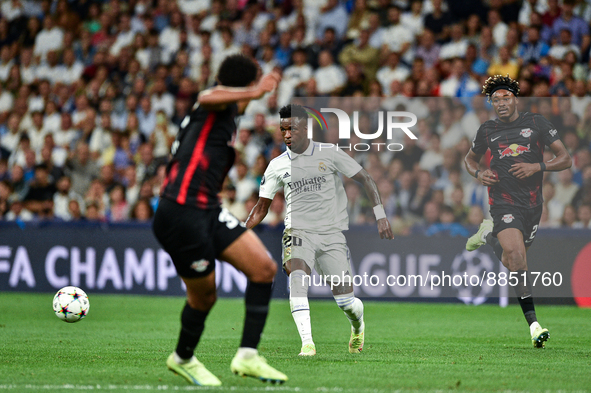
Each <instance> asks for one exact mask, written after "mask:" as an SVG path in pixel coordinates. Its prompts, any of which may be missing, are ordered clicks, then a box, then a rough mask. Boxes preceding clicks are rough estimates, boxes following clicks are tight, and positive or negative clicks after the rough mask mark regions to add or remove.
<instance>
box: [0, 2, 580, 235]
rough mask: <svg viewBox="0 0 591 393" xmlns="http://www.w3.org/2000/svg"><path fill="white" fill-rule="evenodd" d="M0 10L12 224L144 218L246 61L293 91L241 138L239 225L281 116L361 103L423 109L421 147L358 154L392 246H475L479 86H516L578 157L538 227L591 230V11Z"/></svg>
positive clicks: (550, 184)
mask: <svg viewBox="0 0 591 393" xmlns="http://www.w3.org/2000/svg"><path fill="white" fill-rule="evenodd" d="M0 13H1V17H0V146H1V148H0V218H1V219H2V220H8V221H14V220H20V221H29V220H37V221H38V220H64V221H76V220H88V221H109V222H119V221H126V220H138V221H149V220H150V218H151V217H152V215H153V212H154V210H155V209H156V208H157V204H158V195H159V192H160V188H161V185H162V182H163V180H164V174H165V168H166V163H167V160H168V152H169V151H170V147H171V144H172V143H173V141H174V138H175V135H176V133H177V131H178V129H179V127H180V124H181V122H182V121H183V119H184V118H185V116H186V115H187V114H188V113H189V112H190V111H191V107H192V106H193V104H194V103H195V101H196V97H197V94H198V93H199V92H200V91H201V90H203V89H205V88H207V87H210V86H212V85H213V84H214V82H215V81H214V76H215V74H216V71H217V68H218V67H219V64H220V63H221V60H222V59H223V58H224V57H225V56H227V55H228V54H233V53H238V52H242V53H243V54H245V55H246V56H251V57H253V58H255V59H256V60H257V61H258V62H259V64H260V66H261V69H262V71H263V72H269V71H271V70H277V71H278V72H280V73H281V74H282V78H283V79H282V82H281V84H280V86H279V88H278V89H277V91H276V92H275V93H273V94H269V95H267V96H266V97H264V98H263V99H262V100H260V101H257V102H253V103H251V105H250V106H249V108H248V110H247V113H246V114H245V115H244V116H243V117H242V119H241V121H240V123H239V129H238V133H237V137H236V142H235V147H236V149H237V151H238V153H239V154H238V155H237V162H236V164H235V166H234V168H233V169H232V170H231V172H230V174H229V179H228V181H227V182H226V184H225V186H224V189H223V191H222V195H221V197H222V200H223V203H224V206H226V207H227V208H228V209H229V210H230V211H231V212H232V213H233V214H234V215H236V216H237V217H238V218H240V219H242V220H244V219H245V218H246V216H247V214H248V212H249V211H250V210H251V209H252V207H253V206H254V204H255V203H256V200H257V190H258V187H259V184H260V180H261V177H262V174H263V172H264V170H265V168H266V166H267V164H268V162H269V161H270V160H271V159H273V158H274V157H276V156H277V155H279V154H281V153H282V151H284V149H285V146H284V145H283V142H282V137H281V133H280V131H279V129H278V128H279V127H278V123H279V116H278V109H279V108H280V107H281V106H282V105H285V104H287V103H289V102H290V101H291V100H294V99H295V100H297V99H298V98H299V97H355V98H360V99H361V101H359V102H360V105H365V103H366V102H374V101H372V100H374V99H378V101H379V103H380V105H381V107H382V108H386V109H395V108H400V107H401V106H402V107H404V108H408V105H410V103H412V102H413V100H416V99H417V97H420V98H421V99H423V104H424V106H426V107H427V108H428V112H427V115H425V116H424V117H422V118H420V119H419V122H418V124H417V126H416V128H415V130H416V131H417V132H418V134H419V138H418V139H417V140H412V139H409V138H406V139H404V149H403V150H402V151H400V152H397V153H394V154H381V153H379V152H375V151H369V152H356V151H355V150H352V151H349V152H348V153H350V154H351V155H353V156H354V157H355V158H356V159H358V160H359V161H360V162H361V163H362V164H363V166H364V167H365V168H366V169H367V170H368V171H369V172H370V174H371V175H372V176H373V178H374V180H375V181H376V183H377V184H378V186H379V189H380V193H381V195H382V199H383V201H384V207H385V209H386V212H387V214H388V217H389V218H390V219H391V221H392V223H393V226H394V229H395V231H396V233H411V232H412V231H413V230H416V229H415V228H417V224H419V225H420V227H421V228H423V229H421V230H424V228H427V229H426V231H427V233H428V234H435V233H439V232H440V231H449V232H451V233H452V234H460V235H467V231H466V229H465V227H464V226H465V225H477V224H478V223H480V222H481V220H482V218H483V217H484V216H487V215H488V200H487V191H486V189H485V188H484V187H483V186H481V185H479V183H477V182H476V181H475V180H474V179H472V178H471V177H470V176H469V175H468V174H467V173H466V171H465V170H464V169H463V157H464V156H465V154H466V152H467V151H468V149H469V148H470V144H471V140H472V138H473V136H474V135H475V133H476V130H477V129H478V126H479V125H480V124H481V123H482V122H483V121H485V120H487V119H489V118H491V115H492V114H491V112H490V108H489V107H488V106H487V104H486V103H485V100H484V98H483V97H482V96H481V95H480V90H481V86H482V84H483V82H484V80H486V78H487V77H488V76H489V75H493V74H503V75H506V74H509V75H510V76H511V77H513V78H516V79H517V80H518V81H519V84H520V88H521V96H522V97H528V98H524V100H527V109H531V110H536V111H538V112H539V113H542V114H544V116H546V117H547V118H548V119H549V120H551V121H552V122H553V123H554V125H555V126H556V127H557V129H558V131H559V132H560V135H561V138H562V140H563V142H564V144H565V145H566V147H567V149H568V150H569V152H570V154H571V155H572V156H573V167H572V168H571V169H569V170H566V171H563V172H560V173H546V174H545V184H544V198H545V202H544V206H545V209H544V215H543V218H542V222H541V224H540V226H543V227H570V228H591V150H590V148H591V144H590V143H591V95H590V93H591V72H590V65H591V61H590V44H591V34H590V31H589V23H590V22H591V0H562V1H560V0H482V1H480V0H448V1H447V2H445V1H442V0H348V1H339V0H283V1H281V0H277V1H271V0H267V1H257V0H225V1H224V0H177V1H174V0H129V1H121V0H103V1H99V0H94V1H93V0H53V1H52V0H41V1H33V0H4V1H2V4H1V6H0ZM475 96H476V97H475ZM530 97H531V98H530ZM374 109H379V107H378V108H374ZM370 123H371V122H368V123H366V124H365V125H366V126H367V127H370V126H371V124H370ZM366 132H368V131H366ZM318 137H319V139H325V140H330V138H331V137H330V136H329V135H319V136H318ZM336 142H338V141H336ZM345 187H346V191H347V194H348V197H349V211H350V217H351V221H352V223H357V224H364V223H369V222H372V220H373V219H374V218H373V213H372V210H371V208H370V206H369V205H368V202H367V201H366V199H365V195H364V192H363V190H362V189H360V188H359V186H358V185H357V184H355V183H354V182H352V181H346V182H345ZM284 209H285V206H284V202H283V198H282V196H277V197H276V198H275V200H274V202H273V204H272V205H271V212H270V214H269V215H268V216H267V218H266V219H265V221H264V223H267V224H269V225H271V226H277V225H281V223H282V219H283V214H284Z"/></svg>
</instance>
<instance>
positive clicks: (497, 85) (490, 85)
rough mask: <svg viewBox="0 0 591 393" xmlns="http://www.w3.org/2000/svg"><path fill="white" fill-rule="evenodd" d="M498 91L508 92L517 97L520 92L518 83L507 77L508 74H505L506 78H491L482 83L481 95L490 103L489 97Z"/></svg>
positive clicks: (497, 76)
mask: <svg viewBox="0 0 591 393" xmlns="http://www.w3.org/2000/svg"><path fill="white" fill-rule="evenodd" d="M500 89H505V90H509V91H510V92H511V93H513V95H515V96H516V97H517V96H518V95H519V92H520V89H519V82H517V81H516V80H515V79H512V78H511V77H509V74H507V76H502V75H495V76H491V77H490V78H488V79H487V80H486V82H484V86H482V93H483V94H485V95H486V96H487V97H488V100H489V101H490V97H491V96H492V95H493V93H494V92H495V91H497V90H500Z"/></svg>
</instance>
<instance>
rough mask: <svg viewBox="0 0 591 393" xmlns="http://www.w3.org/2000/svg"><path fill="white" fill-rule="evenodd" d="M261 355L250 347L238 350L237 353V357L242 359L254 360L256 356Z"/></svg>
mask: <svg viewBox="0 0 591 393" xmlns="http://www.w3.org/2000/svg"><path fill="white" fill-rule="evenodd" d="M258 354H259V351H257V350H256V348H248V347H240V348H238V352H236V356H238V357H239V358H241V359H252V358H253V357H255V356H256V355H258Z"/></svg>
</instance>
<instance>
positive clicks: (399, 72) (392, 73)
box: [376, 52, 410, 96]
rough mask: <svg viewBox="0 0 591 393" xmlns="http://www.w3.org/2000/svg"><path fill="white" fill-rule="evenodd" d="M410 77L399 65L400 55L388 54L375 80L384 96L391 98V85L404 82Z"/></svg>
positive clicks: (405, 69) (408, 72)
mask: <svg viewBox="0 0 591 393" xmlns="http://www.w3.org/2000/svg"><path fill="white" fill-rule="evenodd" d="M409 75H410V71H409V70H408V69H407V68H406V67H404V66H402V65H401V64H400V55H399V54H398V53H396V52H390V53H389V54H388V58H387V61H386V64H385V65H384V66H383V67H382V68H380V69H379V71H378V72H377V74H376V79H377V80H378V82H380V85H381V86H382V91H383V92H384V94H385V95H386V96H391V95H392V92H391V85H392V82H393V81H400V82H402V81H404V80H405V79H406V78H407V77H408V76H409Z"/></svg>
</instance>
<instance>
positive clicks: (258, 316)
mask: <svg viewBox="0 0 591 393" xmlns="http://www.w3.org/2000/svg"><path fill="white" fill-rule="evenodd" d="M221 258H222V259H223V260H225V261H227V262H228V263H230V264H232V265H233V266H234V267H235V268H236V269H238V270H240V271H242V272H243V273H244V274H245V275H246V277H247V278H248V286H247V288H246V294H245V297H244V299H245V305H246V317H245V319H244V330H243V331H242V341H241V343H240V348H238V352H237V353H236V356H234V359H232V363H231V365H230V369H231V370H232V372H233V373H235V374H238V375H241V376H249V377H253V378H257V379H260V380H261V381H271V382H273V383H275V382H279V383H283V382H285V381H287V376H286V375H285V374H283V373H282V372H280V371H278V370H276V369H274V368H273V367H271V366H269V365H268V364H267V361H266V360H265V358H263V357H262V356H260V355H259V354H258V351H257V347H258V345H259V341H260V339H261V334H262V333H263V329H264V327H265V323H266V320H267V314H268V312H269V302H270V300H271V293H272V291H273V279H274V278H275V273H277V265H276V263H275V261H273V259H272V258H271V256H270V254H269V252H268V251H267V249H266V248H265V246H264V245H263V243H262V242H261V241H260V239H259V238H258V237H257V236H256V235H255V234H254V232H252V231H251V230H248V231H246V232H245V233H243V234H242V235H241V236H240V237H239V238H238V239H236V240H235V241H234V242H233V243H232V244H230V246H228V247H227V248H226V249H225V250H224V251H223V252H222V253H221Z"/></svg>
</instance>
